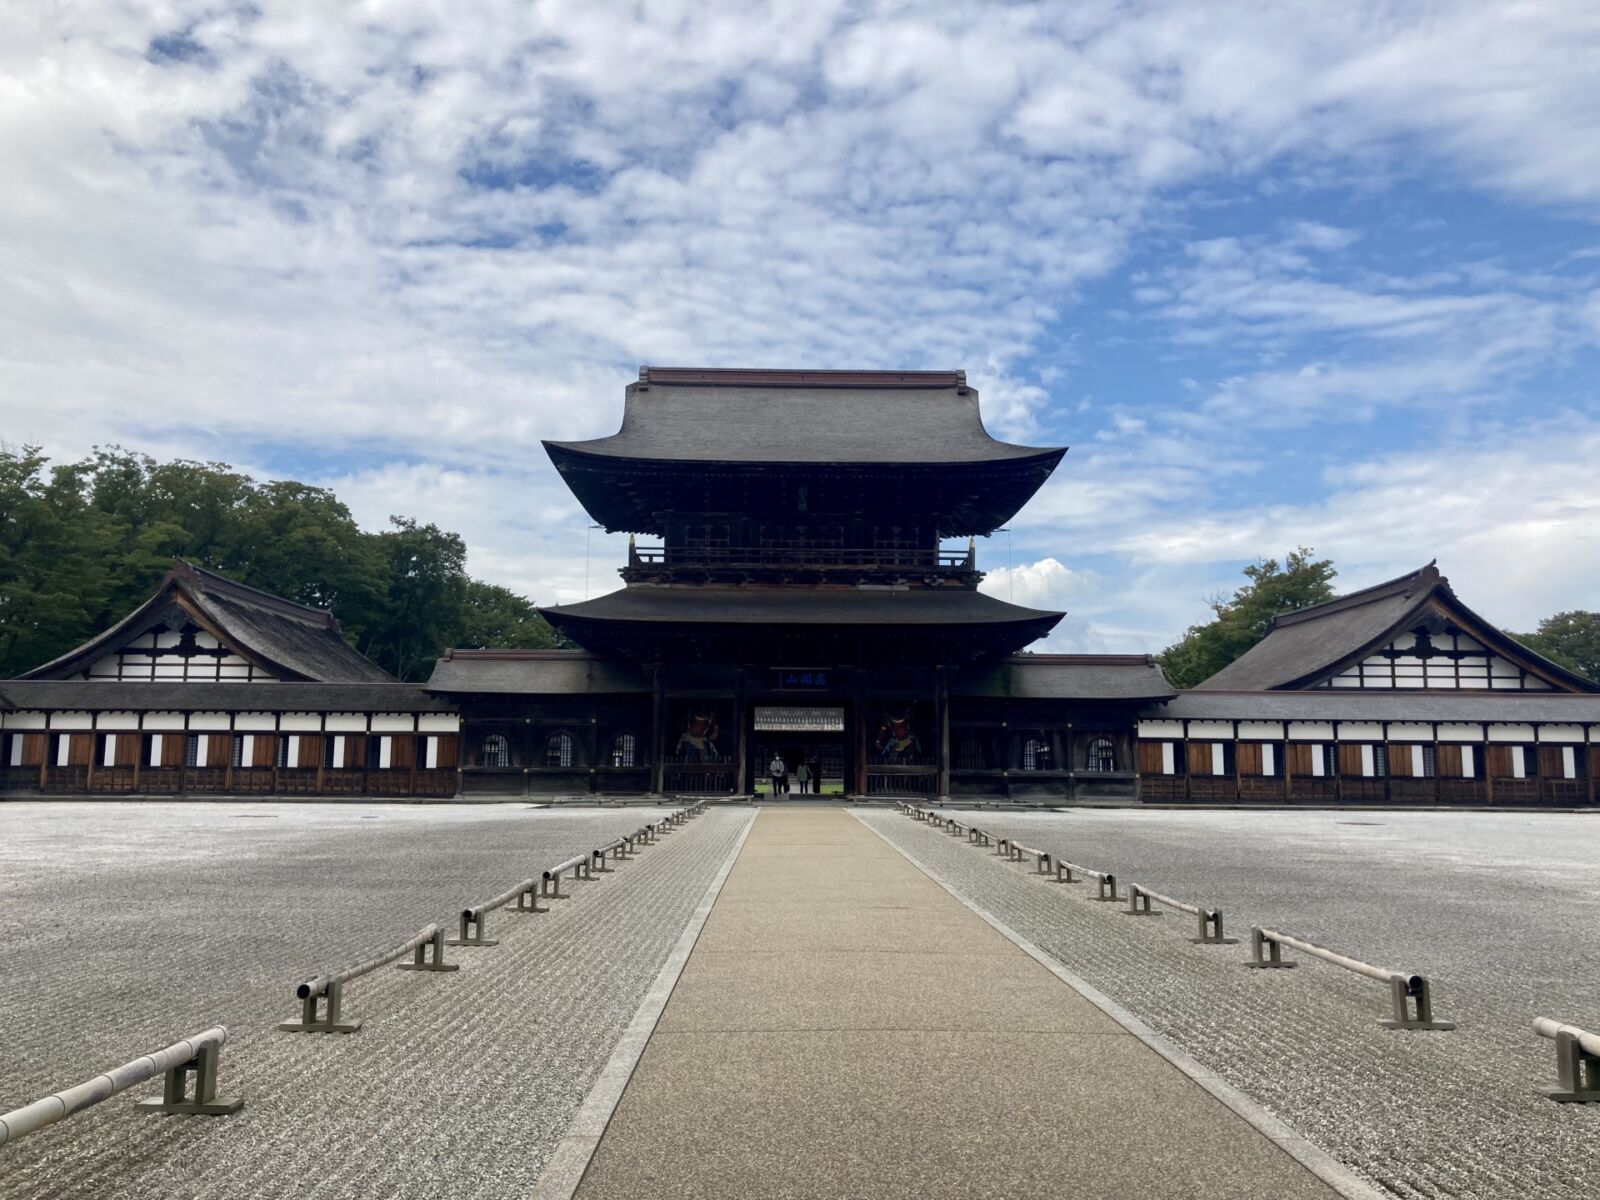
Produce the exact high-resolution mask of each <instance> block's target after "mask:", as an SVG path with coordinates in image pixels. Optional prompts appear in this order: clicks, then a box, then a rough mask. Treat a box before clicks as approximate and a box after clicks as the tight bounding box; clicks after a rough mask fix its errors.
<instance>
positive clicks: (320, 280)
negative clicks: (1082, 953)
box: [0, 0, 1600, 650]
mask: <svg viewBox="0 0 1600 1200" xmlns="http://www.w3.org/2000/svg"><path fill="white" fill-rule="evenodd" d="M0 16H3V18H4V28H5V29H6V37H5V38H4V39H0V180H3V186H0V438H4V439H5V440H6V441H7V442H9V443H12V444H16V443H22V442H34V443H39V444H42V445H43V446H44V447H45V448H46V450H47V451H48V452H50V453H51V454H53V455H55V456H56V457H58V458H69V457H73V456H76V455H78V454H81V453H83V452H85V451H86V450H88V449H89V447H90V446H92V445H94V444H106V443H113V442H116V443H121V444H124V445H128V446H133V447H137V448H141V449H146V450H149V451H151V452H152V453H156V454H160V455H172V454H184V455H192V456H199V457H207V458H221V459H224V460H228V461H231V462H234V463H236V464H238V465H241V466H245V467H248V468H250V469H252V470H255V471H258V472H260V473H262V474H269V475H291V476H295V477H299V478H303V479H308V480H313V481H316V482H320V483H325V484H328V485H329V486H332V487H334V488H335V489H336V490H337V491H338V492H339V493H340V495H341V496H343V497H344V498H345V499H346V500H347V501H349V502H350V503H351V505H352V507H353V508H354V509H355V511H356V513H357V515H358V517H359V518H360V519H361V520H362V521H363V523H364V524H368V525H371V526H374V527H377V526H380V525H382V524H383V523H384V521H385V520H386V518H387V516H388V514H390V513H405V514H409V515H413V516H418V517H421V518H424V519H428V520H436V521H439V522H440V523H442V524H444V525H446V526H448V527H451V528H455V529H458V530H459V531H460V532H462V533H463V535H464V536H465V537H466V538H467V540H468V544H469V547H470V550H471V564H470V565H471V568H472V570H473V571H474V572H475V573H476V574H479V575H481V576H483V577H486V578H489V579H492V580H494V581H496V582H500V583H504V584H507V585H509V586H511V587H514V588H517V589H518V590H520V591H523V592H525V593H527V594H529V595H531V596H533V597H534V598H535V599H537V600H539V601H541V602H548V601H554V600H572V599H577V598H581V596H582V595H583V594H584V590H585V586H586V585H585V573H586V559H587V560H588V574H589V583H588V587H589V588H590V590H591V591H593V592H595V593H598V592H599V591H601V590H605V589H607V588H609V587H610V586H611V585H612V583H613V582H614V576H613V575H612V574H611V572H612V569H613V568H614V567H615V566H616V564H617V562H618V560H619V558H620V555H621V552H622V546H621V543H620V539H617V538H608V537H606V536H604V535H603V534H598V533H597V534H593V535H592V544H589V543H591V535H590V534H589V531H588V530H587V529H586V526H587V523H588V519H587V517H586V516H585V515H584V513H583V512H582V510H581V509H580V508H579V507H578V506H577V504H576V502H575V501H573V500H572V499H571V497H570V495H569V494H568V493H567V492H566V490H565V489H564V487H563V486H562V485H561V484H560V482H559V480H558V479H557V478H556V476H555V474H554V472H553V470H552V469H551V468H550V466H549V464H548V462H547V460H546V459H545V456H544V454H543V451H542V450H541V448H540V446H539V439H541V438H545V437H554V438H576V437H585V436H595V435H599V434H602V433H606V432H610V431H611V430H612V429H614V428H615V426H616V423H617V421H618V418H619V416H620V413H621V404H622V388H623V386H624V384H625V383H626V382H627V380H628V379H630V378H632V377H634V376H635V374H636V372H637V369H638V366H639V364H641V363H654V364H660V365H695V366H701V365H706V366H731V365H739V366H809V367H883V368H890V367H903V368H948V367H965V368H966V370H967V372H968V377H969V379H970V380H971V381H972V382H973V383H974V384H975V386H977V387H978V388H979V389H980V391H981V392H982V395H983V407H984V415H985V419H986V421H987V422H988V424H989V426H990V429H991V430H992V431H993V432H994V433H996V434H997V435H999V436H1004V437H1007V438H1011V439H1013V440H1031V441H1035V442H1039V443H1042V444H1052V445H1055V444H1066V445H1070V446H1071V447H1072V450H1071V452H1070V453H1069V454H1068V455H1067V457H1066V459H1065V461H1064V463H1063V465H1062V467H1061V468H1060V469H1059V470H1058V472H1057V474H1056V476H1055V478H1054V479H1053V480H1052V481H1051V483H1049V484H1048V485H1047V486H1046V487H1045V488H1044V490H1043V491H1041V493H1040V494H1039V495H1038V497H1037V498H1036V499H1035V501H1034V502H1033V503H1032V504H1031V505H1030V506H1029V507H1028V508H1027V509H1026V510H1025V511H1024V512H1023V513H1022V514H1021V515H1019V517H1018V518H1017V520H1016V521H1015V522H1013V527H1012V530H1011V532H1010V534H1009V536H1008V535H1004V534H1002V535H997V536H996V537H995V538H992V539H990V540H989V541H988V542H986V543H984V544H983V545H982V547H981V552H982V556H983V564H984V565H985V566H986V567H988V568H989V569H990V570H991V572H992V574H991V577H990V579H989V581H988V582H987V584H986V586H987V587H988V588H989V589H991V590H993V591H994V592H996V593H997V594H999V595H1002V596H1007V595H1010V596H1014V597H1015V598H1016V600H1017V601H1018V602H1019V603H1021V602H1027V603H1033V604H1039V605H1047V606H1057V607H1063V608H1066V609H1068V610H1069V611H1070V612H1071V614H1072V615H1071V617H1070V618H1069V620H1067V621H1065V622H1063V625H1062V627H1061V630H1060V631H1059V632H1058V634H1057V635H1056V636H1055V637H1054V639H1053V647H1054V648H1057V649H1115V650H1124V649H1126V650H1143V649H1156V648H1159V647H1160V646H1161V645H1163V644H1164V643H1165V642H1167V641H1169V640H1171V639H1172V638H1173V637H1174V636H1175V635H1176V634H1177V633H1178V632H1180V631H1181V629H1182V628H1183V626H1184V625H1186V624H1188V623H1190V622H1191V621H1195V620H1198V619H1202V618H1203V616H1204V615H1205V605H1204V599H1205V597H1206V596H1207V595H1208V594H1212V593H1215V592H1217V591H1218V590H1221V589H1224V588H1231V587H1232V586H1233V585H1234V583H1235V582H1236V581H1237V579H1238V571H1239V568H1240V567H1241V566H1242V565H1243V564H1244V563H1246V562H1249V561H1250V560H1252V559H1253V558H1256V557H1260V556H1281V555H1282V554H1283V553H1284V552H1285V551H1286V550H1287V549H1289V548H1291V547H1293V546H1294V545H1296V544H1308V545H1311V546H1314V547H1315V548H1316V549H1317V550H1318V551H1319V552H1320V553H1322V554H1325V555H1329V556H1331V557H1333V558H1334V559H1335V560H1336V561H1337V563H1338V565H1339V567H1340V583H1341V585H1342V586H1346V587H1356V586H1361V585H1364V584H1367V583H1371V582H1375V581H1377V580H1379V579H1383V578H1386V577H1388V576H1390V575H1394V574H1398V573H1400V572H1402V571H1405V570H1408V569H1410V568H1413V567H1416V566H1419V565H1421V564H1422V563H1423V562H1426V561H1427V560H1428V559H1430V558H1433V557H1435V556H1437V557H1438V559H1439V562H1440V566H1441V567H1442V568H1443V569H1444V570H1445V572H1446V573H1447V574H1449V575H1450V577H1451V579H1452V581H1453V582H1454V583H1455V585H1456V587H1457V589H1458V590H1459V591H1461V592H1462V594H1463V595H1464V596H1465V597H1467V599H1468V602H1469V603H1473V604H1474V605H1475V606H1476V607H1477V608H1478V609H1479V610H1480V611H1482V612H1484V613H1485V615H1487V616H1490V617H1491V618H1494V619H1498V620H1500V621H1501V622H1503V623H1505V624H1508V625H1510V626H1512V627H1526V626H1530V625H1531V624H1532V623H1533V622H1534V621H1535V620H1536V619H1537V618H1538V617H1540V616H1543V615H1546V614H1548V613H1551V612H1554V611H1556V610H1558V609H1564V608H1574V607H1589V608H1595V607H1600V595H1597V592H1600V385H1597V383H1596V380H1597V378H1600V224H1597V223H1596V217H1597V214H1600V207H1597V205H1600V87H1597V86H1596V69H1595V64H1596V62H1600V6H1596V5H1595V4H1593V3H1587V2H1585V0H1572V2H1571V3H1561V2H1559V0H1547V2H1544V3H1525V4H1517V5H1511V4H1486V3H1476V4H1449V3H1439V4H1427V5H1421V4H1415V3H1402V2H1395V3H1376V2H1373V3H1368V2H1362V0H1340V2H1338V3H1324V4H1321V5H1312V6H1307V5H1284V4H1277V3H1216V4H1193V3H1184V2H1181V0H1180V2H1178V3H1173V4H1157V3H1127V2H1122V3H1095V2H1093V0H1076V2H1073V3H1066V4H1059V5H1058V4H1006V5H999V4H949V5H929V4H903V5H901V4H893V3H882V4H862V3H838V4H834V3H829V2H828V0H805V2H803V3H777V4H772V5H769V6H766V7H764V8H758V7H757V6H755V5H749V4H741V5H730V6H726V7H722V6H716V5H711V4H704V3H683V4H671V3H638V4H633V5H608V4H604V3H595V2H593V0H590V2H588V3H565V2H557V3H529V2H527V0H499V2H496V0H483V2H481V3H476V4H470V5H451V4H442V3H437V2H436V0H426V2H425V0H393V2H383V0H367V2H365V3H358V4H347V3H339V4H332V3H326V4H319V3H314V2H312V0H296V2H295V3H280V2H278V0H255V2H253V3H247V4H235V3H228V2H227V0H211V2H209V3H200V2H190V0H146V2H144V3H136V2H134V0H77V2H72V0H66V2H63V3H57V4H38V3H34V2H32V0H0ZM886 436H889V434H886ZM586 544H589V545H588V549H589V551H590V552H589V553H587V554H586ZM1008 563H1009V564H1010V566H1009V567H1008Z"/></svg>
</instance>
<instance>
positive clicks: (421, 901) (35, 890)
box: [0, 803, 751, 1200]
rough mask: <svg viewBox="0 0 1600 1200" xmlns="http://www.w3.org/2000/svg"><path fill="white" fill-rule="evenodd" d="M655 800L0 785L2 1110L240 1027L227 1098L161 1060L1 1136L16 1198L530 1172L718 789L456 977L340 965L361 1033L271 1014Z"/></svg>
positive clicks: (675, 892)
mask: <svg viewBox="0 0 1600 1200" xmlns="http://www.w3.org/2000/svg"><path fill="white" fill-rule="evenodd" d="M663 811H664V810H660V809H650V808H628V809H615V810H610V809H601V810H587V809H586V810H577V811H574V810H571V809H561V810H550V809H544V810H540V809H531V808H528V807H524V806H509V805H484V806H454V805H452V806H437V807H435V806H402V805H360V806H355V805H316V804H276V803H217V804H195V803H187V804H162V803H125V804H119V803H58V804H50V803H40V804H8V805H0V1031H3V1034H0V1111H3V1110H5V1109H8V1108H12V1107H16V1106H20V1105H22V1104H24V1103H27V1102H29V1101H31V1100H33V1099H36V1098H37V1097H38V1096H41V1095H44V1094H45V1093H48V1092H51V1091H55V1090H58V1089H60V1088H63V1087H67V1086H70V1085H72V1084H76V1083H78V1082H81V1081H83V1080H85V1079H87V1078H89V1077H90V1076H92V1075H94V1074H97V1073H99V1072H101V1071H104V1070H107V1069H109V1068H111V1067H113V1066H116V1065H118V1064H120V1063H122V1062H125V1061H127V1060H129V1059H131V1058H133V1057H135V1056H137V1055H138V1054H141V1053H145V1052H148V1051H150V1050H154V1049H157V1048H159V1047H161V1046H164V1045H166V1044H167V1043H168V1042H170V1041H172V1040H175V1039H176V1038H178V1037H181V1036H183V1035H185V1034H188V1033H193V1032H196V1031H198V1030H200V1029H203V1028H205V1027H206V1026H208V1025H213V1024H223V1025H226V1026H227V1027H228V1030H229V1042H228V1045H227V1047H226V1048H225V1050H224V1052H223V1059H222V1076H221V1087H220V1089H219V1092H220V1093H221V1094H222V1095H224V1096H230V1097H231V1096H238V1097H242V1098H243V1099H244V1101H245V1108H244V1110H243V1111H242V1112H241V1113H239V1114H237V1115H235V1116H232V1117H225V1118H198V1117H181V1118H180V1117H164V1116H159V1115H151V1114H148V1113H144V1112H136V1111H135V1110H134V1109H133V1108H132V1107H131V1104H130V1100H131V1099H132V1098H134V1097H136V1096H137V1097H144V1096H148V1095H152V1094H156V1093H157V1092H158V1090H159V1085H158V1084H155V1083H152V1084H146V1085H143V1086H142V1087H140V1088H138V1089H135V1090H134V1091H132V1092H130V1093H127V1094H125V1095H123V1096H119V1097H114V1098H112V1099H110V1100H108V1101H105V1102H104V1103H102V1104H100V1105H99V1106H97V1107H95V1108H93V1109H90V1110H87V1111H85V1112H83V1113H80V1114H78V1115H76V1116H74V1117H71V1118H69V1119H68V1120H66V1121H63V1122H61V1123H59V1124H57V1125H54V1126H52V1127H50V1128H48V1129H45V1130H42V1131H40V1132H38V1133H35V1134H32V1135H30V1136H28V1137H27V1138H25V1139H23V1140H21V1141H19V1142H17V1143H16V1144H14V1145H12V1146H10V1147H6V1148H4V1149H0V1198H4V1200H20V1198H22V1197H28V1198H30V1200H33V1198H41V1200H42V1198H49V1200H56V1198H67V1197H73V1198H78V1197H82V1198H85V1200H87V1198H90V1197H93V1198H94V1200H121V1198H124V1197H126V1198H130V1200H131V1198H133V1197H140V1198H145V1197H154V1196H164V1197H173V1198H180V1197H181V1198H184V1200H209V1198H213V1197H215V1198H217V1200H241V1198H244V1200H250V1198H255V1197H276V1196H294V1197H297V1198H312V1197H326V1198H330V1200H331V1198H335V1197H337V1198H341V1200H342V1198H347V1197H348V1198H366V1197H385V1198H388V1197H415V1198H419V1200H420V1198H423V1197H429V1198H432V1197H451V1198H452V1200H453V1198H457V1197H459V1198H462V1200H471V1198H476V1197H482V1198H484V1200H490V1198H492V1200H506V1198H508V1197H521V1196H525V1195H527V1194H529V1193H530V1192H531V1190H532V1187H533V1184H534V1182H535V1181H536V1180H537V1179H538V1176H539V1172H540V1170H541V1169H542V1168H543V1165H544V1162H545V1160H546V1158H547V1156H548V1155H549V1153H550V1152H551V1150H552V1149H553V1148H554V1146H555V1144H556V1143H557V1142H558V1141H559V1140H560V1138H561V1136H562V1134H563V1133H564V1131H565V1129H566V1126H567V1123H568V1121H569V1120H570V1118H571V1116H572V1115H573V1113H574V1112H575V1111H576V1110H577V1107H578V1105H579V1104H580V1103H581V1102H582V1100H583V1097H584V1096H585V1095H586V1094H587V1092H588V1090H589V1088H590V1086H591V1085H592V1083H593V1080H594V1078H595V1076H596V1075H597V1074H598V1073H599V1071H600V1069H601V1068H602V1067H603V1066H604V1064H605V1061H606V1059H607V1057H608V1056H609V1054H610V1052H611V1048H612V1046H613V1045H614V1043H615V1042H616V1040H617V1038H618V1036H619V1035H620V1034H621V1032H622V1030H623V1029H624V1028H626V1026H627V1024H628V1021H629V1020H630V1019H631V1018H632V1016H633V1013H634V1011H635V1010H636V1008H637V1007H638V1004H639V1002H640V1000H641V998H642V997H643V995H644V993H645V991H646V990H647V989H648V988H649V986H650V984H651V982H652V981H653V980H654V978H655V976H656V974H657V972H658V971H659V969H660V966H661V964H662V962H663V961H664V960H665V958H666V955H667V953H668V951H669V950H670V949H671V947H672V945H673V944H674V942H675V941H676V940H677V938H678V936H679V934H680V933H681V931H682V929H683V928H684V926H685V924H686V923H687V921H688V919H689V916H690V914H691V913H692V912H693V910H694V908H695V906H696V905H697V904H698V903H699V901H700V899H701V897H702V895H703V894H704V892H705V889H706V887H707V885H708V884H709V883H710V881H711V879H712V878H713V877H714V876H715V874H716V872H717V870H718V868H719V867H720V866H721V865H722V863H723V862H724V861H725V859H726V858H727V856H728V854H729V853H730V852H731V850H732V848H733V846H734V844H735V842H736V840H737V838H738V835H739V833H740V832H741V831H742V829H743V828H744V826H745V824H746V823H747V822H748V821H749V820H750V819H751V814H749V813H746V812H737V811H731V810H727V809H712V810H711V811H710V812H708V813H706V814H705V815H703V816H700V817H698V818H695V819H693V820H691V821H689V822H688V823H687V824H685V825H684V826H682V827H680V828H679V829H678V830H676V831H675V832H673V833H671V834H669V835H667V836H666V837H664V838H663V839H662V840H661V841H660V842H659V843H658V844H657V845H655V846H652V847H649V848H647V849H646V850H644V851H643V853H642V854H640V855H639V857H637V858H636V859H633V860H632V861H630V862H628V863H625V864H622V865H620V866H619V868H618V870H616V871H615V872H614V873H612V874H607V875H601V876H597V879H596V881H595V882H593V883H579V884H576V885H574V895H573V898H572V899H571V900H568V901H565V902H557V903H555V904H554V905H553V910H554V911H553V912H551V913H550V914H548V915H540V916H515V915H510V914H505V913H499V912H497V913H494V914H491V915H490V917H489V920H488V925H489V930H488V935H489V936H490V937H492V938H499V939H501V940H500V944H499V945H498V946H495V947H490V948H455V947H452V948H450V949H449V950H448V951H447V960H448V961H454V962H458V963H460V964H461V970H460V971H458V972H454V973H449V974H430V973H426V972H407V971H398V970H395V969H394V968H392V967H384V968H380V969H379V970H377V971H376V972H374V973H372V974H370V975H367V976H364V977H362V978H360V979H358V980H355V981H353V982H351V983H350V984H348V985H347V986H346V989H345V998H344V1008H345V1012H346V1014H347V1015H349V1016H354V1017H360V1018H363V1019H364V1020H365V1022H366V1024H365V1026H364V1027H363V1028H362V1030H361V1031H360V1032H359V1033H356V1034H352V1035H348V1036H338V1035H306V1034H293V1033H282V1032H278V1031H277V1030H276V1029H275V1025H276V1023H277V1022H278V1021H281V1020H285V1019H290V1018H293V1017H295V1016H296V1015H297V1005H296V1003H295V1001H294V1000H293V996H292V989H293V986H294V984H295V983H297V982H298V981H299V980H301V979H304V978H306V977H308V976H310V975H312V974H314V973H316V971H317V970H319V969H322V968H338V967H341V966H344V965H348V964H350V963H353V962H356V961H359V960H360V959H362V958H364V957H366V956H367V955H368V954H369V953H371V952H374V951H378V950H383V949H386V948H388V947H390V946H392V945H395V944H397V943H399V942H400V941H402V940H404V939H405V938H406V937H407V936H409V935H410V934H412V933H413V932H415V931H416V930H418V929H420V928H421V927H423V926H424V925H426V924H428V923H429V922H433V921H436V922H439V923H440V924H441V925H444V924H446V922H449V923H450V924H449V925H448V926H447V928H448V929H449V931H450V934H451V935H452V936H453V935H454V933H455V930H454V916H455V914H458V913H459V911H460V909H461V908H462V907H464V906H466V905H468V904H471V903H476V902H479V901H482V900H486V899H489V898H490V897H492V896H494V895H496V894H498V893H500V892H501V891H504V890H505V889H507V888H509V887H510V886H512V885H513V884H515V883H516V882H517V881H518V880H520V879H524V878H527V877H528V876H530V875H536V874H537V873H538V872H539V871H540V870H542V869H543V868H544V867H546V866H550V865H553V864H554V863H556V862H559V861H560V860H562V859H564V858H566V857H569V856H570V855H573V854H577V853H581V852H583V851H584V850H587V849H590V848H592V847H593V846H595V845H598V844H601V843H603V842H605V841H609V840H610V839H611V838H614V837H616V836H618V835H620V834H623V833H626V832H631V831H632V830H634V829H637V828H638V827H639V826H640V825H642V824H644V823H645V822H646V821H650V820H653V819H655V818H656V817H657V816H659V815H660V814H661V813H662V812H663Z"/></svg>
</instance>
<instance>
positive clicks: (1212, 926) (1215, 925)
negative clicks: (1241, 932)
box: [1189, 908, 1239, 946]
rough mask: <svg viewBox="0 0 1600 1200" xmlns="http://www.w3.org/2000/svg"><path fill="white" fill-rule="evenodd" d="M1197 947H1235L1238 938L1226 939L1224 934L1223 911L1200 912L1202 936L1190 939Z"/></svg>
mask: <svg viewBox="0 0 1600 1200" xmlns="http://www.w3.org/2000/svg"><path fill="white" fill-rule="evenodd" d="M1189 940H1190V941H1192V942H1194V943H1195V945H1197V946H1233V945H1236V944H1237V943H1238V941H1239V939H1238V938H1231V937H1224V936H1223V932H1222V910H1221V909H1220V908H1202V909H1201V910H1200V936H1199V937H1197V938H1190V939H1189Z"/></svg>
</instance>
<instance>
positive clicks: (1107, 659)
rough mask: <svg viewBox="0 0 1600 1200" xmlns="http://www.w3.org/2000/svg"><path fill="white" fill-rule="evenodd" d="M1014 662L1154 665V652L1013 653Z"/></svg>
mask: <svg viewBox="0 0 1600 1200" xmlns="http://www.w3.org/2000/svg"><path fill="white" fill-rule="evenodd" d="M1010 661H1014V662H1057V663H1081V664H1082V665H1084V666H1086V667H1120V666H1128V665H1135V664H1137V665H1141V666H1147V667H1148V666H1154V665H1155V661H1156V658H1155V655H1153V654H1013V655H1011V659H1010Z"/></svg>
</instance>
